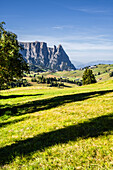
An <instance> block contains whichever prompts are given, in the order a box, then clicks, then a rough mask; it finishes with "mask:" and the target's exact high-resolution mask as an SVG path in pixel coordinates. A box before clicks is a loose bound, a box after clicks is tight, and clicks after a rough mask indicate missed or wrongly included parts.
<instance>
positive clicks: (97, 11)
mask: <svg viewBox="0 0 113 170" xmlns="http://www.w3.org/2000/svg"><path fill="white" fill-rule="evenodd" d="M68 9H70V10H73V11H80V12H85V13H110V12H111V11H110V10H109V11H108V10H103V9H95V8H73V7H68Z"/></svg>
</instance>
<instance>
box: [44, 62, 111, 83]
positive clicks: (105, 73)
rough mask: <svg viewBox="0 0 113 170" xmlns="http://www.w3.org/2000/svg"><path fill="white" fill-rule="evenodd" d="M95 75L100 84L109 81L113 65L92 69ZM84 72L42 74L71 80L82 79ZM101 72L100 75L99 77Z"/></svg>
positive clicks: (102, 65)
mask: <svg viewBox="0 0 113 170" xmlns="http://www.w3.org/2000/svg"><path fill="white" fill-rule="evenodd" d="M92 71H93V73H94V74H95V77H96V80H97V81H98V82H101V81H106V80H109V79H110V77H109V73H110V72H112V71H113V64H111V65H109V64H100V65H97V67H96V68H92ZM83 72H84V70H75V71H61V72H60V71H59V72H56V73H47V72H46V73H42V74H43V75H44V76H47V77H48V76H51V75H52V76H56V77H61V76H62V77H68V78H69V79H70V80H76V79H82V75H83ZM98 72H100V75H98Z"/></svg>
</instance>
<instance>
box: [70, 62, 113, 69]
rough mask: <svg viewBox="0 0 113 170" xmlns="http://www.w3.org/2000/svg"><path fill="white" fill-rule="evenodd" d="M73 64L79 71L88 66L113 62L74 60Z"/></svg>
mask: <svg viewBox="0 0 113 170" xmlns="http://www.w3.org/2000/svg"><path fill="white" fill-rule="evenodd" d="M72 63H73V64H74V66H75V67H76V68H77V69H79V68H83V67H86V66H93V65H98V64H113V61H107V60H97V61H91V62H87V63H84V62H79V61H74V60H72Z"/></svg>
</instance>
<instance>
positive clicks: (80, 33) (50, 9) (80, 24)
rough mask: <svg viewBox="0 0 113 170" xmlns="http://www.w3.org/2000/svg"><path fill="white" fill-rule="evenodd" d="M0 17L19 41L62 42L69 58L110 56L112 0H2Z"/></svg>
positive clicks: (82, 59)
mask: <svg viewBox="0 0 113 170" xmlns="http://www.w3.org/2000/svg"><path fill="white" fill-rule="evenodd" d="M0 21H5V22H6V25H5V28H6V29H7V30H9V31H12V32H14V33H16V34H17V36H18V40H19V41H44V42H47V44H48V46H50V47H52V46H53V45H56V46H58V45H59V44H62V46H63V48H64V49H65V51H66V52H67V54H68V55H69V57H70V59H71V60H72V61H73V60H74V61H80V62H89V61H96V60H113V0H18V1H16V0H2V1H1V2H0Z"/></svg>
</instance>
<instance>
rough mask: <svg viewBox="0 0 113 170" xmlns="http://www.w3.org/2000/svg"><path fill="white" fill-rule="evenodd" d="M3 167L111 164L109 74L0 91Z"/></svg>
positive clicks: (112, 115) (108, 166) (107, 166)
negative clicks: (96, 79) (84, 81)
mask: <svg viewBox="0 0 113 170" xmlns="http://www.w3.org/2000/svg"><path fill="white" fill-rule="evenodd" d="M0 114H1V116H0V136H1V138H0V165H1V169H30V170H31V169H48V170H49V169H64V170H68V169H69V170H70V169H92V170H94V169H103V170H104V169H110V170H111V169H113V79H111V80H109V81H106V82H100V83H96V84H92V85H86V86H81V87H77V86H76V87H73V88H54V87H53V88H50V87H47V86H41V85H35V86H30V87H21V88H14V89H10V90H5V91H1V92H0Z"/></svg>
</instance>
